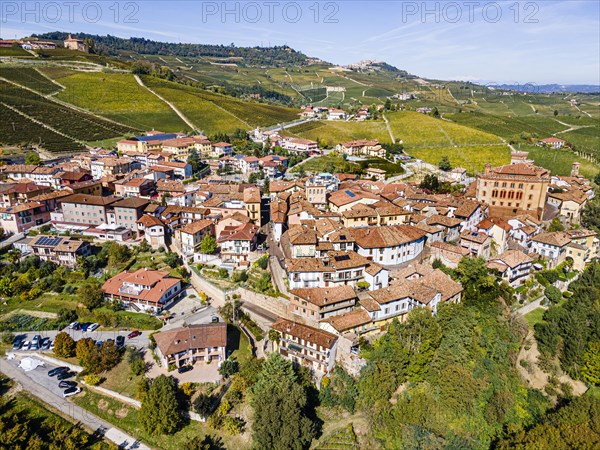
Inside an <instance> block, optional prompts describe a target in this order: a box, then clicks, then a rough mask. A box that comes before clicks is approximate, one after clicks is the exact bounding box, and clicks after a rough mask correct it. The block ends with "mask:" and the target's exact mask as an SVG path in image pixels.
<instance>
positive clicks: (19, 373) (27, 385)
mask: <svg viewBox="0 0 600 450" xmlns="http://www.w3.org/2000/svg"><path fill="white" fill-rule="evenodd" d="M18 364H19V360H17V359H14V360H11V361H8V360H6V359H2V360H0V370H1V371H2V372H3V373H4V374H6V375H8V376H9V377H10V378H12V379H13V380H15V381H16V382H18V383H19V384H20V385H21V386H23V388H24V389H26V390H27V391H29V392H30V393H31V394H33V395H34V396H36V397H38V398H39V399H40V400H42V401H43V402H44V403H46V404H48V405H50V406H52V407H53V408H55V409H57V410H59V411H61V412H62V413H63V414H66V415H68V416H70V417H71V418H73V419H75V420H76V421H78V422H81V423H82V424H83V425H85V426H87V427H88V428H90V429H91V430H92V431H93V432H97V433H99V434H103V435H104V436H105V437H106V438H107V439H109V440H111V441H112V442H114V443H115V444H117V445H118V446H120V447H121V448H124V449H138V450H150V447H148V446H146V445H144V444H142V443H141V442H139V441H137V440H136V439H134V438H133V437H131V436H129V435H128V434H126V433H124V432H123V431H121V430H119V429H118V428H115V427H113V426H112V425H111V424H110V423H108V422H105V421H104V420H102V419H100V418H99V417H97V416H95V415H94V414H92V413H90V412H89V411H86V410H85V409H83V408H81V407H79V406H77V405H75V404H73V403H71V402H70V401H68V400H66V399H64V398H63V397H62V391H63V390H62V389H60V388H59V387H58V382H57V380H56V378H51V377H49V376H48V375H47V372H48V370H50V369H52V368H54V367H56V366H53V365H52V364H48V363H46V364H45V367H38V368H37V369H35V370H32V371H30V372H24V371H23V370H22V369H20V368H19V367H18Z"/></svg>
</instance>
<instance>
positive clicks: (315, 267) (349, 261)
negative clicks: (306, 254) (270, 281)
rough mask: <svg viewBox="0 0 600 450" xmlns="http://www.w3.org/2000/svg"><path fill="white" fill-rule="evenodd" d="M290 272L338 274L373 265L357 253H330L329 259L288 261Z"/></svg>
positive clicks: (286, 261)
mask: <svg viewBox="0 0 600 450" xmlns="http://www.w3.org/2000/svg"><path fill="white" fill-rule="evenodd" d="M285 264H286V266H287V268H288V272H336V271H337V270H344V269H350V268H358V267H366V266H368V265H370V264H372V263H371V262H370V261H369V260H368V259H367V258H365V257H364V256H361V255H359V254H358V253H356V252H341V251H339V252H338V251H336V252H329V254H328V255H327V258H323V259H317V258H292V259H286V260H285Z"/></svg>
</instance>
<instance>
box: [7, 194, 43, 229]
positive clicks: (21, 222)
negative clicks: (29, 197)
mask: <svg viewBox="0 0 600 450" xmlns="http://www.w3.org/2000/svg"><path fill="white" fill-rule="evenodd" d="M49 220H50V211H48V207H47V206H46V205H45V204H44V203H40V202H33V201H32V202H27V203H21V204H19V205H15V206H8V207H4V208H0V226H1V227H2V229H3V230H4V232H5V233H6V234H16V233H23V232H25V231H27V230H29V229H30V228H31V227H33V226H36V225H42V224H44V223H46V222H48V221H49Z"/></svg>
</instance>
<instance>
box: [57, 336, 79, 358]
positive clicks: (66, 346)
mask: <svg viewBox="0 0 600 450" xmlns="http://www.w3.org/2000/svg"><path fill="white" fill-rule="evenodd" d="M54 354H55V355H56V356H59V357H61V358H70V357H71V356H73V355H75V341H74V340H73V338H72V337H71V336H69V335H68V334H67V333H65V332H64V331H61V332H60V333H58V334H57V335H56V338H55V339H54Z"/></svg>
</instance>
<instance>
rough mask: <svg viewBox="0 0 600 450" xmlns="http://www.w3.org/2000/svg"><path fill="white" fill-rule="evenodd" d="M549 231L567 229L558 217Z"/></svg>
mask: <svg viewBox="0 0 600 450" xmlns="http://www.w3.org/2000/svg"><path fill="white" fill-rule="evenodd" d="M548 231H565V227H564V225H563V224H562V222H561V221H560V219H559V218H558V217H555V218H554V219H552V222H551V223H550V226H549V227H548Z"/></svg>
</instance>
